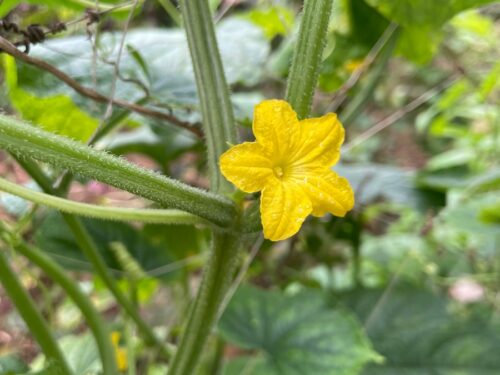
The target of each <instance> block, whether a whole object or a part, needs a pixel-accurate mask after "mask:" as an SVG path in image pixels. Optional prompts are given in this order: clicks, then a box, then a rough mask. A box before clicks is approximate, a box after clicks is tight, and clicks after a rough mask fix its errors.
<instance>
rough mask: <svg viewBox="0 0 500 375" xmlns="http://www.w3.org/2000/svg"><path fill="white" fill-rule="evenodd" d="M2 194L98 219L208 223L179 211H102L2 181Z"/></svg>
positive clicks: (0, 188) (88, 205)
mask: <svg viewBox="0 0 500 375" xmlns="http://www.w3.org/2000/svg"><path fill="white" fill-rule="evenodd" d="M0 190H2V191H5V192H7V193H10V194H13V195H16V196H18V197H21V198H24V199H26V200H29V201H31V202H34V203H38V204H41V205H44V206H47V207H50V208H54V209H56V210H59V211H61V212H64V213H68V214H75V215H79V216H87V217H92V218H95V219H103V220H117V221H137V222H143V223H154V224H208V222H207V221H206V220H203V219H202V218H200V217H198V216H196V215H192V214H189V213H187V212H184V211H179V210H158V209H136V208H119V207H103V206H97V205H93V204H87V203H80V202H74V201H70V200H68V199H64V198H60V197H55V196H53V195H49V194H44V193H39V192H37V191H35V190H32V189H28V188H25V187H22V186H20V185H17V184H14V183H12V182H9V181H7V180H5V179H3V178H0Z"/></svg>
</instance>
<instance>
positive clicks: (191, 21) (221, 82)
mask: <svg viewBox="0 0 500 375" xmlns="http://www.w3.org/2000/svg"><path fill="white" fill-rule="evenodd" d="M180 4H181V11H182V17H183V20H184V25H185V28H186V34H187V38H188V43H189V51H190V52H191V58H192V61H193V68H194V73H195V78H196V86H197V88H198V97H199V100H200V107H201V114H202V116H203V130H204V132H205V138H206V144H207V151H208V167H209V171H210V183H211V190H213V191H217V192H228V191H230V190H231V189H232V188H231V185H230V184H229V183H228V182H227V181H226V180H225V178H224V177H223V176H222V175H221V173H220V172H219V157H220V155H221V154H222V153H223V152H224V151H226V149H227V147H228V143H230V144H234V143H236V128H235V122H234V116H233V107H232V104H231V101H230V99H229V89H228V85H227V82H226V78H225V76H224V69H223V67H222V61H221V57H220V54H219V50H218V48H217V40H216V38H215V30H214V25H213V21H212V17H211V16H210V10H209V7H208V1H207V0H182V1H181V2H180Z"/></svg>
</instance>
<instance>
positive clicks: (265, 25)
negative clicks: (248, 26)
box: [241, 5, 294, 39]
mask: <svg viewBox="0 0 500 375" xmlns="http://www.w3.org/2000/svg"><path fill="white" fill-rule="evenodd" d="M241 17H242V18H244V19H248V20H250V21H252V22H253V23H254V24H256V25H258V26H259V27H260V28H262V30H263V31H264V34H265V35H266V37H267V38H268V39H273V38H274V37H275V36H277V35H287V34H289V32H290V31H291V30H292V29H293V22H294V15H293V12H292V11H291V9H289V8H286V7H284V6H279V5H272V6H269V7H265V8H262V7H257V8H254V9H252V10H251V11H249V12H247V13H246V14H243V15H242V16H241Z"/></svg>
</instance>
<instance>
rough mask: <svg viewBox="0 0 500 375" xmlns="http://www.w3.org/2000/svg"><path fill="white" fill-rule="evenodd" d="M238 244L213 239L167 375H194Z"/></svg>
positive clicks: (237, 240) (234, 238)
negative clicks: (199, 284) (196, 292)
mask: <svg viewBox="0 0 500 375" xmlns="http://www.w3.org/2000/svg"><path fill="white" fill-rule="evenodd" d="M240 241H241V239H240V237H239V236H237V235H226V234H214V235H213V240H212V250H211V251H212V252H211V256H210V258H209V259H208V263H207V264H206V266H205V270H204V273H203V279H202V281H201V286H200V288H199V290H198V294H197V296H196V299H195V302H194V304H193V306H192V307H191V311H190V314H189V318H188V321H187V324H186V328H185V330H184V335H183V336H182V339H181V342H180V345H179V347H178V349H177V353H176V355H175V357H174V360H173V362H172V364H171V366H170V368H169V371H168V375H192V374H195V373H196V368H197V365H198V362H199V360H200V357H201V354H202V351H203V347H204V346H205V343H206V341H207V339H208V336H209V335H210V333H211V332H212V329H213V327H214V324H215V322H216V320H217V317H218V316H219V309H220V306H221V304H222V302H223V301H224V297H225V295H226V293H227V291H228V290H229V288H230V286H231V282H232V280H233V276H234V273H235V271H236V268H237V265H238V262H237V260H238V257H239V251H238V249H239V247H240Z"/></svg>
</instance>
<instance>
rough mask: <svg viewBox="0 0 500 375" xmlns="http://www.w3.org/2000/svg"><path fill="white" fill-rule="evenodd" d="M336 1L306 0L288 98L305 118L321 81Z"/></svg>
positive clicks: (289, 81)
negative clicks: (331, 15)
mask: <svg viewBox="0 0 500 375" xmlns="http://www.w3.org/2000/svg"><path fill="white" fill-rule="evenodd" d="M332 5H333V0H306V1H305V4H304V12H303V14H302V21H301V24H300V30H299V36H298V40H297V45H296V46H295V51H294V54H293V60H292V67H291V69H290V75H289V76H288V87H287V93H286V99H287V101H288V102H289V103H290V105H291V106H292V108H293V109H294V110H295V111H296V112H297V115H298V116H299V118H301V119H303V118H306V117H307V116H308V115H309V111H310V110H311V104H312V98H313V94H314V89H315V88H316V83H317V81H318V75H319V68H320V64H321V58H322V55H323V49H324V47H325V42H326V34H327V30H328V22H329V20H330V13H331V11H332Z"/></svg>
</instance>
